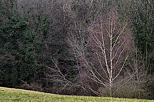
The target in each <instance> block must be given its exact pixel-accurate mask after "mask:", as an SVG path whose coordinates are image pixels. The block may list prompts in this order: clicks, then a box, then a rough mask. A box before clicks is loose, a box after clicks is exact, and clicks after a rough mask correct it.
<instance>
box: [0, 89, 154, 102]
mask: <svg viewBox="0 0 154 102" xmlns="http://www.w3.org/2000/svg"><path fill="white" fill-rule="evenodd" d="M0 102H154V101H152V100H138V99H122V98H109V97H88V96H69V95H55V94H49V93H43V92H37V91H28V90H22V89H13V88H4V87H0Z"/></svg>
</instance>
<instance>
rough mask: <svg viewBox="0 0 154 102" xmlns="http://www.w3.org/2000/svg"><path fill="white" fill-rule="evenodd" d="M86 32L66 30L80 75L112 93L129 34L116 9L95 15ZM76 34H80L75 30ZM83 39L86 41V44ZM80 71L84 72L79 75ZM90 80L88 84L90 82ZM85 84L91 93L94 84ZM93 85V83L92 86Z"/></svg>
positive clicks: (129, 37) (126, 55)
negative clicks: (87, 33)
mask: <svg viewBox="0 0 154 102" xmlns="http://www.w3.org/2000/svg"><path fill="white" fill-rule="evenodd" d="M88 32H89V36H88V37H87V39H86V37H84V38H83V37H82V36H75V35H73V34H70V35H71V36H69V40H68V43H69V45H70V46H71V48H72V50H73V52H74V54H75V56H76V58H77V59H78V61H79V71H80V72H81V74H80V76H82V77H81V79H82V78H83V76H84V79H85V77H86V78H87V79H90V80H91V81H93V82H94V83H95V84H97V85H98V87H105V88H107V89H109V92H110V96H112V93H113V91H112V88H113V86H114V82H115V81H116V79H117V78H118V77H119V76H120V73H121V72H122V70H123V69H124V65H125V63H126V60H127V58H128V53H127V52H128V50H129V48H128V47H129V46H130V43H131V42H130V40H131V35H130V31H129V30H128V29H127V23H126V22H124V23H122V22H120V21H118V18H117V16H116V12H115V11H114V10H111V11H110V12H109V13H108V15H106V17H105V16H103V17H98V18H96V20H95V22H94V23H92V24H91V26H90V27H89V29H88ZM79 35H82V34H80V33H79ZM86 43H87V44H86ZM83 73H84V75H82V74H83ZM94 83H91V84H94ZM91 86H93V85H86V87H88V88H89V89H90V90H91V91H92V92H94V93H95V94H98V95H99V94H100V93H99V92H98V90H96V89H97V88H95V89H94V87H91ZM95 87H96V86H95Z"/></svg>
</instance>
